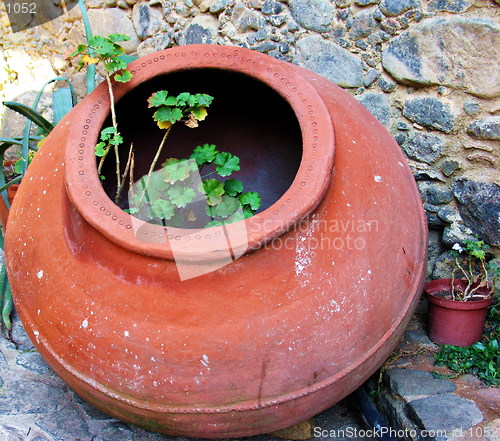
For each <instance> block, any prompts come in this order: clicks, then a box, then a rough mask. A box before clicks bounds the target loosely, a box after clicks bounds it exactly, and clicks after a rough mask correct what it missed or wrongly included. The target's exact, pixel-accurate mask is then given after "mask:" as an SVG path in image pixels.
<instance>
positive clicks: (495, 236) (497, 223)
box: [453, 179, 500, 245]
mask: <svg viewBox="0 0 500 441" xmlns="http://www.w3.org/2000/svg"><path fill="white" fill-rule="evenodd" d="M453 194H454V195H455V198H456V199H457V201H458V209H459V211H460V215H461V216H462V219H463V220H464V223H465V225H466V226H467V227H468V228H470V229H471V230H472V231H473V232H474V233H476V234H477V235H478V236H479V238H480V239H482V240H484V241H485V242H487V243H489V244H491V245H500V215H499V213H500V186H499V185H497V184H494V183H488V182H476V181H472V180H469V179H458V180H456V181H455V182H454V183H453Z"/></svg>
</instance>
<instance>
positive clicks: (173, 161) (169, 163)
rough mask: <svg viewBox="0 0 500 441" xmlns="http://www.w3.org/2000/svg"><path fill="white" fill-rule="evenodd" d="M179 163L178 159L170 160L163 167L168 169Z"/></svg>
mask: <svg viewBox="0 0 500 441" xmlns="http://www.w3.org/2000/svg"><path fill="white" fill-rule="evenodd" d="M178 162H179V160H178V159H177V158H168V159H167V160H166V161H165V162H164V163H163V164H162V165H161V166H162V167H168V166H169V165H172V164H177V163H178Z"/></svg>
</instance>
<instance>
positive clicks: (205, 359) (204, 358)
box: [200, 354, 210, 370]
mask: <svg viewBox="0 0 500 441" xmlns="http://www.w3.org/2000/svg"><path fill="white" fill-rule="evenodd" d="M200 362H201V364H202V365H203V366H205V367H206V368H208V370H210V367H209V366H208V356H207V355H205V354H204V355H203V357H201V360H200Z"/></svg>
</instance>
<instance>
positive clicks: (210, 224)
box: [205, 219, 222, 228]
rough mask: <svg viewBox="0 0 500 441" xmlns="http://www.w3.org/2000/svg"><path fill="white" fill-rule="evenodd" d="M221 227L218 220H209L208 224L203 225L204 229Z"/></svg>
mask: <svg viewBox="0 0 500 441" xmlns="http://www.w3.org/2000/svg"><path fill="white" fill-rule="evenodd" d="M221 225H222V222H221V221H218V220H215V219H214V220H211V221H210V222H209V223H208V224H206V225H205V228H210V227H219V226H221Z"/></svg>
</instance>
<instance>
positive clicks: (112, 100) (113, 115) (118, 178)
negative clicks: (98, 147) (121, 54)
mask: <svg viewBox="0 0 500 441" xmlns="http://www.w3.org/2000/svg"><path fill="white" fill-rule="evenodd" d="M106 82H107V83H108V90H109V101H110V107H111V122H112V123H113V128H114V129H115V134H118V123H117V122H116V112H115V96H114V94H113V85H112V84H111V78H110V76H109V74H108V73H107V72H106ZM113 147H114V150H115V157H116V186H117V187H118V188H120V187H121V185H122V183H121V173H120V155H119V153H118V146H117V145H116V144H115V145H113Z"/></svg>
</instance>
